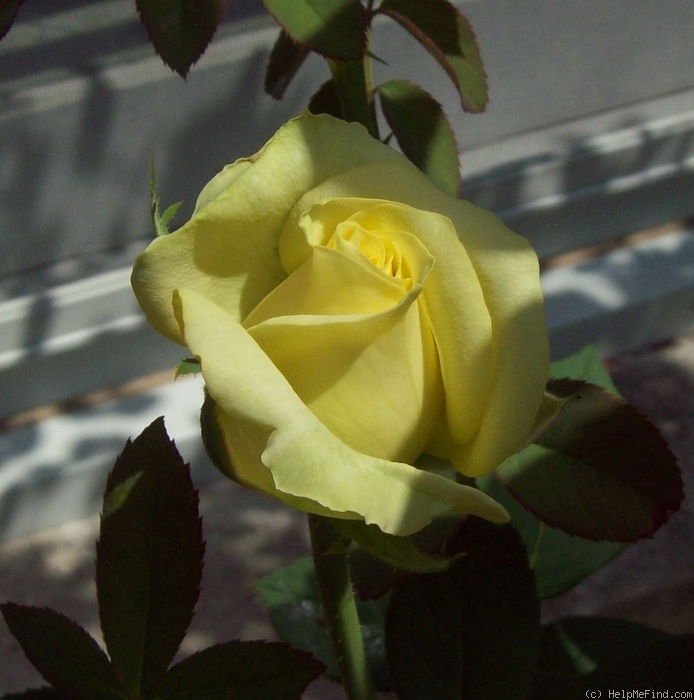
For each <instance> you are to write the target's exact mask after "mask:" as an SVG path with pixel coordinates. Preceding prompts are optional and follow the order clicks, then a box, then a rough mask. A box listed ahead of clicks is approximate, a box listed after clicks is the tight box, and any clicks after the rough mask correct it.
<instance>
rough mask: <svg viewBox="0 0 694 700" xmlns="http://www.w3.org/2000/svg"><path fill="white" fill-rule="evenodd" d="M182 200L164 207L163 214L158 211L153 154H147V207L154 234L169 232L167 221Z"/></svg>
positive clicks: (162, 234) (168, 221)
mask: <svg viewBox="0 0 694 700" xmlns="http://www.w3.org/2000/svg"><path fill="white" fill-rule="evenodd" d="M181 204H182V202H176V203H175V204H171V205H170V206H168V207H167V208H166V210H165V211H164V213H163V214H160V213H159V195H158V194H157V183H156V173H155V169H154V155H153V154H152V153H151V152H150V154H149V209H150V216H151V219H152V229H153V230H154V235H155V236H156V237H158V236H166V235H168V233H169V223H170V222H171V219H173V217H174V216H175V214H176V212H177V211H178V208H179V207H180V206H181Z"/></svg>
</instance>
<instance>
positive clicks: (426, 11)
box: [377, 0, 488, 112]
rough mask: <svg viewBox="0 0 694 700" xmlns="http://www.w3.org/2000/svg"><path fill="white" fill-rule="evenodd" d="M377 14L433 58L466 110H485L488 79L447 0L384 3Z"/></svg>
mask: <svg viewBox="0 0 694 700" xmlns="http://www.w3.org/2000/svg"><path fill="white" fill-rule="evenodd" d="M377 12H381V13H383V14H385V15H388V16H389V17H392V18H393V19H394V20H395V21H396V22H398V24H400V25H401V26H402V27H404V28H405V29H406V30H407V31H408V32H409V33H410V34H412V36H413V37H414V38H415V39H417V41H419V43H420V44H422V46H423V47H424V48H425V49H426V50H427V51H428V52H429V53H430V54H431V55H432V56H433V57H434V58H435V59H436V61H437V62H438V63H439V65H440V66H441V67H442V68H443V70H444V71H445V72H446V74H447V75H448V77H449V78H450V79H451V80H452V82H453V85H455V87H456V89H457V90H458V93H459V95H460V103H461V105H462V107H463V109H464V110H465V111H467V112H483V111H484V109H485V107H486V105H487V102H488V96H487V76H486V75H485V72H484V66H483V65H482V58H481V56H480V50H479V46H478V45H477V39H476V38H475V33H474V32H473V30H472V26H471V25H470V22H469V21H468V20H467V19H466V17H465V16H464V15H463V14H462V13H461V12H460V11H459V10H458V8H456V7H455V6H454V5H453V4H451V3H450V2H448V0H383V2H382V3H381V6H380V7H379V9H378V10H377Z"/></svg>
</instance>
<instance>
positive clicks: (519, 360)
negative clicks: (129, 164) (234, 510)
mask: <svg viewBox="0 0 694 700" xmlns="http://www.w3.org/2000/svg"><path fill="white" fill-rule="evenodd" d="M132 285H133V288H134V290H135V294H136V296H137V299H138V301H139V303H140V305H141V307H142V309H143V310H144V312H145V314H146V316H147V319H148V320H149V322H150V323H151V324H152V326H154V328H156V329H157V330H158V331H159V332H160V333H162V334H164V335H165V336H167V337H168V338H170V339H171V340H174V341H176V342H177V343H181V344H183V345H186V346H187V347H188V348H189V349H190V352H191V353H192V354H193V355H195V356H196V357H197V358H199V360H200V364H201V372H202V376H203V379H204V381H205V386H206V401H205V405H204V408H203V412H202V425H203V437H204V439H205V444H206V446H207V449H208V452H210V454H211V456H212V458H213V460H214V461H215V463H216V464H217V466H219V467H220V468H221V469H223V470H224V471H225V472H226V473H228V474H229V476H231V477H232V478H234V479H235V480H237V481H238V482H240V483H241V484H244V485H246V486H249V487H252V488H254V489H258V490H260V491H263V492H265V493H267V494H270V495H272V496H275V497H276V498H279V499H281V500H282V501H284V502H286V503H288V504H290V505H291V506H294V507H296V508H299V509H301V510H304V511H307V512H312V513H317V514H322V515H328V516H333V517H338V518H357V519H361V520H364V521H366V522H367V523H375V524H376V525H378V527H380V528H381V529H382V530H383V531H384V532H387V533H392V534H397V535H407V534H410V533H413V532H416V531H418V530H419V529H421V528H422V527H424V526H425V525H426V524H427V523H429V522H430V521H431V519H432V518H433V517H434V516H436V515H438V514H441V513H444V512H448V511H453V512H459V513H467V514H474V515H477V516H480V517H483V518H487V519H488V520H491V521H495V522H502V521H505V520H507V519H508V515H507V513H506V511H505V510H504V509H503V508H502V507H501V506H500V505H498V504H497V503H496V502H495V501H493V500H492V499H490V498H489V497H488V496H486V495H485V494H483V493H482V492H481V491H479V490H478V489H476V488H474V487H471V486H467V485H462V484H458V483H456V482H455V481H453V480H451V479H449V478H446V477H445V476H443V475H442V474H440V473H437V472H436V471H435V470H433V469H430V468H429V469H427V468H423V467H421V466H420V467H418V466H416V461H417V459H418V458H419V457H420V456H421V455H422V454H430V455H434V456H436V457H440V458H444V459H445V460H448V461H449V462H450V463H451V464H452V465H453V466H454V467H455V469H457V470H458V471H459V472H460V473H461V474H463V475H465V476H467V477H477V476H480V475H483V474H487V473H489V472H490V471H492V470H493V469H495V468H496V467H497V466H498V465H499V464H500V463H501V462H502V461H503V460H504V459H506V458H507V457H508V456H510V455H511V454H513V453H514V452H516V451H518V450H519V449H521V448H522V447H523V446H524V445H525V444H526V442H527V441H528V439H529V433H530V431H531V428H532V425H533V421H534V418H535V416H536V414H537V412H538V408H539V406H540V402H541V400H542V396H543V391H544V387H545V382H546V380H547V373H548V355H549V352H548V341H547V330H546V324H545V318H544V311H543V303H542V295H541V290H540V282H539V272H538V263H537V258H536V256H535V254H534V252H533V250H532V248H531V247H530V245H529V244H528V243H527V241H526V240H525V239H524V238H521V237H520V236H518V235H516V234H515V233H513V232H511V231H510V230H509V229H508V228H506V227H505V226H504V224H502V222H501V221H500V220H499V219H498V218H497V217H496V216H495V215H493V214H491V213H490V212H487V211H484V210H482V209H479V208H478V207H476V206H473V205H472V204H470V203H468V202H464V201H461V200H458V199H455V198H453V197H451V196H449V195H447V194H445V193H444V192H442V191H441V190H439V189H438V188H437V187H436V186H435V185H434V184H432V182H431V181H429V180H428V178H427V177H426V176H425V175H424V174H422V173H421V172H420V171H419V170H418V169H417V168H416V167H415V166H414V165H412V164H411V163H410V162H409V161H407V160H406V159H405V158H404V157H403V156H402V155H400V154H399V153H397V152H396V151H394V150H393V149H392V148H390V147H388V146H385V145H384V144H382V143H380V142H379V141H377V140H375V139H373V138H372V137H371V136H369V135H368V133H367V131H366V130H365V129H364V128H363V127H361V126H360V125H358V124H349V123H346V122H343V121H341V120H338V119H335V118H333V117H329V116H326V115H322V116H314V115H310V114H308V113H306V114H304V115H303V116H301V117H299V118H298V119H295V120H293V121H291V122H289V123H288V124H286V125H285V126H284V127H282V128H281V129H280V130H279V131H278V132H277V134H276V135H275V136H274V137H273V138H272V140H271V141H270V142H269V143H268V144H266V146H265V147H264V148H263V149H262V150H261V151H260V152H259V153H257V154H256V155H255V156H253V157H252V158H249V159H242V160H239V161H237V162H236V163H234V164H233V165H229V166H227V167H226V168H225V169H224V170H222V172H221V173H219V174H218V175H217V176H216V177H215V178H214V179H213V180H212V181H211V182H209V183H208V184H207V185H206V186H205V188H204V189H203V191H202V193H201V194H200V196H199V198H198V200H197V204H196V208H195V211H194V213H193V216H192V218H191V219H190V221H188V222H187V223H186V224H185V225H184V226H183V227H181V228H180V229H178V230H177V231H175V232H174V233H171V234H170V235H167V236H162V237H160V238H157V239H156V240H154V241H153V242H152V243H151V244H150V246H149V247H148V248H147V250H146V251H145V252H144V253H143V254H142V255H140V256H139V257H138V259H137V260H136V262H135V266H134V269H133V274H132ZM432 461H434V460H429V461H428V463H429V464H430V463H431V462H432ZM423 464H424V463H423Z"/></svg>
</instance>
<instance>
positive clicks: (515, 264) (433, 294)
mask: <svg viewBox="0 0 694 700" xmlns="http://www.w3.org/2000/svg"><path fill="white" fill-rule="evenodd" d="M353 147H355V146H354V145H353ZM356 192H358V193H359V194H360V195H362V196H364V197H368V198H374V199H384V200H391V201H397V202H403V203H405V204H408V205H410V206H411V207H414V208H415V209H419V210H422V211H424V212H426V211H427V210H428V211H435V212H436V213H437V215H438V218H439V220H440V219H445V218H448V219H449V220H450V221H451V222H452V230H454V231H455V233H456V234H457V236H456V238H455V239H454V238H453V237H452V235H451V230H449V232H448V233H446V232H445V226H443V225H441V226H427V225H422V226H420V227H418V228H417V229H416V235H417V237H418V238H419V239H420V240H421V241H422V243H423V244H424V246H425V247H426V249H427V250H428V251H429V252H430V253H431V254H432V255H433V256H434V258H435V259H436V266H435V268H434V271H433V272H432V274H431V275H430V276H429V279H428V280H427V285H426V289H425V293H424V298H425V302H426V306H427V310H428V311H429V314H430V316H431V325H432V329H433V332H434V336H435V337H436V341H437V344H438V346H439V356H440V357H441V365H442V374H443V380H444V387H445V391H446V408H447V414H448V415H447V426H446V427H447V432H448V433H449V435H450V438H451V440H452V443H448V441H446V442H447V443H448V444H446V445H440V447H442V448H445V451H446V455H445V456H447V457H448V458H449V459H451V460H452V461H454V463H455V465H456V467H457V468H458V469H459V470H460V471H461V472H462V473H463V474H466V475H467V476H479V475H482V474H486V473H488V472H490V471H492V470H493V469H495V468H496V467H497V466H499V464H501V462H502V461H503V460H504V459H506V457H508V456H509V455H511V454H513V453H514V452H516V451H517V450H519V449H521V448H522V447H523V445H524V444H525V442H526V440H527V437H528V432H529V430H530V428H531V426H532V423H533V420H534V418H535V415H536V413H537V410H538V409H539V406H540V402H541V400H542V396H543V393H544V387H545V383H546V381H547V375H548V371H549V341H548V337H547V327H546V321H545V315H544V306H543V300H542V290H541V287H540V281H539V270H538V262H537V257H536V255H535V252H534V251H533V249H532V247H531V246H530V244H529V243H528V241H527V240H526V239H525V238H523V237H521V236H519V235H517V234H515V233H513V232H512V231H511V230H510V229H508V228H507V227H506V226H505V225H504V224H503V223H502V222H501V220H500V219H499V218H498V217H497V216H495V215H494V214H492V213H491V212H488V211H485V210H483V209H480V208H479V207H476V206H474V205H473V204H470V203H469V202H465V201H461V200H458V199H454V198H453V197H450V196H448V195H447V194H445V193H444V192H442V191H441V190H439V189H438V188H437V187H436V186H434V185H433V184H432V183H430V182H429V181H428V180H427V179H426V178H423V177H422V175H421V173H420V172H419V171H418V170H417V169H416V168H415V167H414V166H412V165H411V164H410V163H408V162H406V161H404V160H403V162H402V163H399V164H397V165H396V164H393V163H376V164H373V165H368V166H365V167H362V168H359V169H355V170H352V171H350V172H347V173H344V174H342V175H336V176H335V177H332V178H330V179H329V180H326V181H324V182H322V183H321V184H320V185H318V186H317V187H315V188H314V189H313V190H311V191H310V192H307V193H306V194H305V195H304V197H302V199H301V200H300V201H299V203H298V204H297V206H296V207H295V208H294V210H293V212H292V213H291V214H290V217H289V218H288V220H287V223H286V224H285V229H287V228H290V227H292V226H296V222H297V221H298V219H299V216H300V214H299V212H301V211H305V210H306V209H307V208H308V207H310V206H312V205H313V204H315V203H317V202H322V201H324V200H326V199H330V198H333V197H353V196H354V194H355V193H356ZM283 236H284V234H283ZM460 243H462V245H460ZM480 290H481V294H480ZM481 304H483V305H484V307H485V310H483V309H482V308H480V305H481ZM485 315H486V316H487V318H488V319H490V320H491V329H490V328H489V321H488V320H487V321H485ZM485 387H487V388H485ZM480 408H481V409H482V410H483V413H482V415H480ZM471 418H472V419H471ZM471 428H474V429H475V431H476V432H474V435H470V430H471Z"/></svg>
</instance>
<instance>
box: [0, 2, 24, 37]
mask: <svg viewBox="0 0 694 700" xmlns="http://www.w3.org/2000/svg"><path fill="white" fill-rule="evenodd" d="M23 2H24V0H3V2H0V39H3V38H4V37H5V35H6V34H7V32H9V31H10V29H11V27H12V23H13V22H14V21H15V19H16V18H17V12H18V11H19V7H20V5H21V4H22V3H23Z"/></svg>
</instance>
